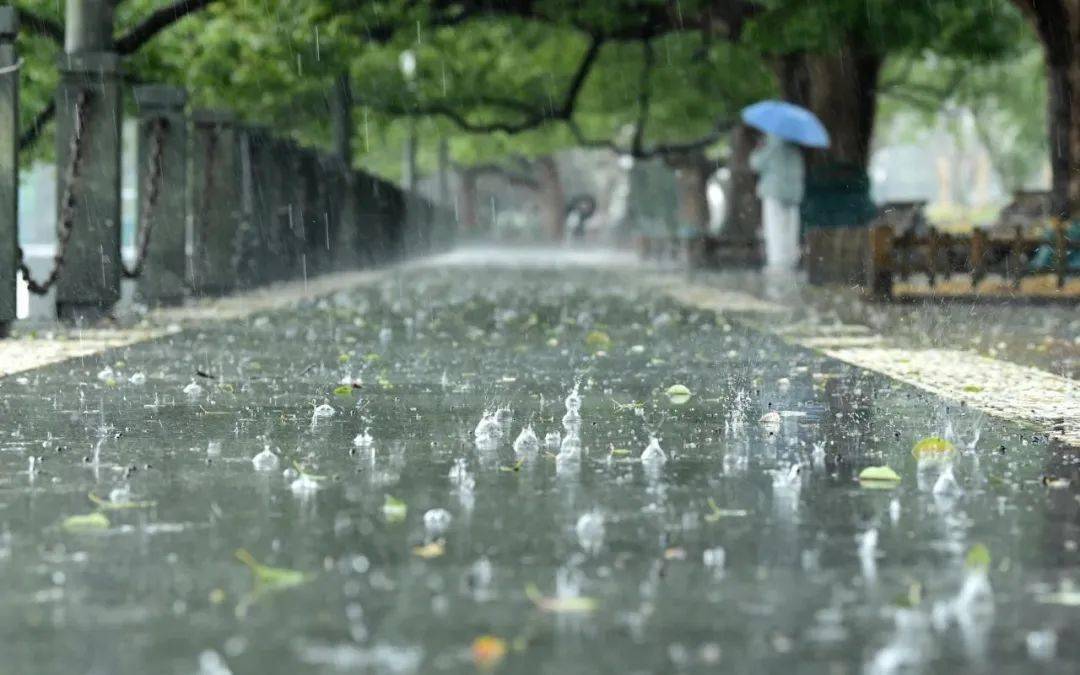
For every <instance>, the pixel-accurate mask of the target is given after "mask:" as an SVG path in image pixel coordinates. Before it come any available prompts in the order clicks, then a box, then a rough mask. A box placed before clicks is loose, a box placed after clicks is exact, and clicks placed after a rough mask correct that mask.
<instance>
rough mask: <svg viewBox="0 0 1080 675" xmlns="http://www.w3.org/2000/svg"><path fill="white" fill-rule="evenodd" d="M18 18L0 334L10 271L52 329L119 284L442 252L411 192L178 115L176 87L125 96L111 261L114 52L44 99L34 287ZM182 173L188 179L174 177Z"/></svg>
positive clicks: (69, 62)
mask: <svg viewBox="0 0 1080 675" xmlns="http://www.w3.org/2000/svg"><path fill="white" fill-rule="evenodd" d="M17 24H18V17H17V13H16V12H14V10H12V9H11V8H10V7H0V336H2V335H3V334H4V333H5V332H6V329H7V328H8V326H9V325H10V323H11V322H12V321H13V320H14V319H15V294H16V284H17V281H18V277H17V276H16V275H17V274H18V275H21V276H22V277H23V278H24V279H25V281H26V283H27V286H28V288H29V290H30V291H31V292H34V293H38V294H40V295H44V294H46V293H50V292H51V293H54V294H55V300H56V307H57V313H58V315H59V316H60V317H61V318H79V317H82V316H89V317H92V316H101V315H103V314H108V313H109V312H110V311H111V307H112V305H113V303H115V302H116V301H117V299H118V298H119V297H120V284H121V279H122V278H128V279H134V280H135V283H136V284H137V298H138V299H139V300H140V301H142V302H144V303H146V304H155V305H161V304H175V303H177V302H181V301H182V300H183V299H184V298H185V297H188V296H191V295H214V294H222V293H228V292H231V291H233V290H237V289H243V288H250V287H252V286H257V285H261V284H266V283H271V282H275V281H285V280H290V279H297V278H302V277H303V278H306V277H307V276H311V275H315V274H320V273H324V272H329V271H334V270H339V269H345V268H356V267H361V266H371V265H379V264H384V263H388V262H392V261H395V260H399V259H401V258H404V257H406V256H416V255H422V254H425V253H428V252H431V251H434V250H436V249H442V248H446V247H448V246H450V245H451V244H452V241H453V238H454V230H455V227H454V224H455V219H454V217H453V215H452V214H451V213H450V212H449V211H448V210H447V209H445V208H442V207H439V206H436V205H434V204H432V203H431V202H430V201H428V200H427V199H425V198H424V197H423V196H422V195H419V194H410V193H407V192H405V191H403V190H402V189H400V188H399V187H397V186H395V185H393V184H391V183H389V182H386V181H384V180H381V179H379V178H377V177H375V176H372V175H369V174H367V173H364V172H362V171H356V170H354V169H352V168H351V167H349V166H346V165H345V164H344V163H343V162H342V161H340V160H338V159H337V158H336V157H333V156H330V155H328V154H325V153H320V152H319V151H317V150H315V149H313V148H306V147H303V146H301V145H299V144H297V143H295V142H293V141H291V140H289V139H287V138H284V137H281V136H278V135H275V134H274V133H272V132H271V131H270V130H269V129H265V128H262V127H255V126H250V125H245V124H243V123H242V122H240V121H238V120H237V119H236V118H235V117H233V116H232V115H230V114H227V113H223V112H220V111H197V112H195V113H192V114H189V113H188V111H187V109H186V107H187V105H186V104H187V100H186V99H187V97H186V95H185V92H184V91H183V90H180V89H177V88H173V87H165V86H156V85H144V86H140V87H136V88H135V90H134V98H135V103H136V108H137V110H138V115H139V118H138V128H139V133H138V137H137V151H136V152H137V166H138V208H137V219H138V223H137V225H138V236H137V245H136V259H135V260H134V262H133V264H132V265H130V266H127V265H125V264H124V261H123V260H122V257H121V253H120V180H119V170H120V169H119V161H118V160H119V157H120V148H119V143H120V123H119V118H120V110H121V106H120V99H121V97H122V95H123V89H122V86H123V85H122V81H121V78H120V77H119V75H118V74H119V67H118V60H117V57H116V55H115V54H110V53H92V54H80V55H77V56H75V55H69V56H67V57H65V58H64V59H62V61H61V79H60V86H59V89H58V91H57V97H56V110H57V125H56V128H57V139H56V143H57V162H58V166H59V167H60V170H59V171H58V178H59V190H58V193H59V194H60V195H61V198H60V200H59V204H58V222H59V228H58V235H59V236H58V241H59V245H58V246H57V251H56V256H55V260H54V262H53V264H52V265H51V271H49V272H48V273H47V275H46V276H45V278H44V280H43V281H38V280H35V279H33V278H32V275H31V272H32V270H31V269H30V266H29V265H27V264H24V262H25V261H23V258H22V251H21V250H19V248H18V245H17V242H18V232H17V222H18V218H17V203H16V200H17V194H18V191H17V185H18V162H17V156H16V152H17V148H16V147H15V145H14V144H15V139H17V138H18V137H19V134H18V128H17V120H18V117H19V116H18V84H19V80H18V78H19V68H18V65H19V63H21V62H20V61H19V60H18V55H17V54H16V53H15V36H16V35H17V32H18V30H17ZM189 165H190V167H191V169H190V173H189V171H188V166H189Z"/></svg>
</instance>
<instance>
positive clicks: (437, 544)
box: [412, 539, 446, 560]
mask: <svg viewBox="0 0 1080 675" xmlns="http://www.w3.org/2000/svg"><path fill="white" fill-rule="evenodd" d="M412 552H413V555H415V556H417V557H419V558H423V559H424V560H431V559H432V558H438V557H439V556H441V555H442V554H444V553H446V542H445V541H444V540H442V539H436V540H435V541H432V542H428V543H426V544H424V545H423V546H413V550H412Z"/></svg>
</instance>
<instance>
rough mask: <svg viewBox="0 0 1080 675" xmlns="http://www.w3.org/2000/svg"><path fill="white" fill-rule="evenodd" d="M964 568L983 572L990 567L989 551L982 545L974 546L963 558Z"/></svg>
mask: <svg viewBox="0 0 1080 675" xmlns="http://www.w3.org/2000/svg"><path fill="white" fill-rule="evenodd" d="M964 566H965V567H967V568H968V569H973V570H985V569H987V568H989V567H990V549H988V548H986V546H984V545H982V544H975V545H974V546H972V547H971V548H970V549H968V552H967V555H966V556H964Z"/></svg>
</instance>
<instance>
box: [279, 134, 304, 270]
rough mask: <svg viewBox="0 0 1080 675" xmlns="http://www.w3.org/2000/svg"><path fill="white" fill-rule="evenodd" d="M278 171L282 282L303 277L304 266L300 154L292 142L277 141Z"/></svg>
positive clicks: (298, 148) (302, 192)
mask: <svg viewBox="0 0 1080 675" xmlns="http://www.w3.org/2000/svg"><path fill="white" fill-rule="evenodd" d="M278 145H279V147H280V150H281V164H280V167H281V169H280V170H279V171H277V172H276V173H277V178H278V186H279V189H280V190H281V195H282V197H283V203H282V204H281V206H280V207H279V210H278V218H279V221H280V225H279V230H280V232H281V236H282V244H283V248H284V250H285V256H286V259H287V261H288V265H287V267H284V268H283V272H282V278H283V279H294V278H296V277H299V276H300V275H301V274H302V273H303V269H304V266H305V265H306V259H305V253H304V249H305V243H304V232H305V227H304V217H303V195H304V189H303V187H304V186H303V181H302V180H301V167H302V164H303V162H302V156H301V150H300V147H299V146H298V145H296V143H294V142H293V141H291V140H279V141H278Z"/></svg>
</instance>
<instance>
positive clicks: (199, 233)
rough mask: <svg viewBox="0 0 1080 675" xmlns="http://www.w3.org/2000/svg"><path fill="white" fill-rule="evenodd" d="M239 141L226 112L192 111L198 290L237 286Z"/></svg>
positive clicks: (193, 280) (192, 271) (194, 268)
mask: <svg viewBox="0 0 1080 675" xmlns="http://www.w3.org/2000/svg"><path fill="white" fill-rule="evenodd" d="M238 140H239V139H238V133H237V127H236V125H235V124H234V122H233V118H232V117H231V116H230V115H228V114H226V113H221V112H215V111H199V112H196V113H195V115H194V116H193V119H192V144H191V148H192V156H191V190H190V192H189V194H190V195H191V197H190V198H191V203H190V208H191V215H192V219H191V220H192V258H191V269H190V279H191V288H192V291H193V292H194V293H195V294H196V295H221V294H223V293H228V292H229V291H231V290H232V289H233V288H234V287H235V286H236V277H237V272H238V269H237V268H238V265H237V260H236V256H237V254H238V252H239V250H238V247H237V238H238V235H239V234H240V228H241V218H242V215H243V213H242V208H243V205H242V204H241V194H240V151H239V142H238Z"/></svg>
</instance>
